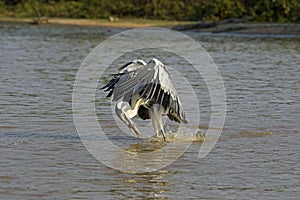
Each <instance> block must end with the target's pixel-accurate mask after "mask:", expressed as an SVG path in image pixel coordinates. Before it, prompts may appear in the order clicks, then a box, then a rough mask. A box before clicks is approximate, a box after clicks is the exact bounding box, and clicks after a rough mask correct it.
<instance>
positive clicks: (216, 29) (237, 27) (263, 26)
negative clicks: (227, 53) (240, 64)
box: [0, 17, 300, 36]
mask: <svg viewBox="0 0 300 200" xmlns="http://www.w3.org/2000/svg"><path fill="white" fill-rule="evenodd" d="M5 22H7V23H28V24H36V25H73V26H95V27H111V28H146V27H164V28H171V29H173V30H177V31H194V32H209V33H215V34H217V33H238V34H280V35H297V36H300V23H251V22H232V21H229V22H225V23H224V22H222V21H221V22H197V21H167V20H150V19H118V18H113V19H110V20H108V19H72V18H40V19H38V20H37V19H34V18H13V17H0V23H5Z"/></svg>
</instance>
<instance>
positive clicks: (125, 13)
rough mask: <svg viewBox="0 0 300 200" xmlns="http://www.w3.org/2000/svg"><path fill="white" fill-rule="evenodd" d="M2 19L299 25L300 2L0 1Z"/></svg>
mask: <svg viewBox="0 0 300 200" xmlns="http://www.w3.org/2000/svg"><path fill="white" fill-rule="evenodd" d="M0 13H1V14H0V15H1V16H2V17H60V18H94V19H99V18H106V19H107V18H108V17H111V18H112V19H115V18H145V19H159V20H197V21H220V20H223V19H227V18H242V17H247V18H251V19H252V20H253V21H255V22H300V1H299V0H215V1H211V0H0Z"/></svg>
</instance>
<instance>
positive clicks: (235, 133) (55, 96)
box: [0, 24, 300, 199]
mask: <svg viewBox="0 0 300 200" xmlns="http://www.w3.org/2000/svg"><path fill="white" fill-rule="evenodd" d="M120 31H122V30H121V29H109V28H95V27H73V26H64V27H62V26H54V25H52V26H29V25H22V24H15V25H13V24H1V25H0V54H1V56H0V59H1V60H0V65H1V68H0V70H1V73H0V77H1V85H0V92H1V99H0V102H1V108H0V112H1V124H0V138H1V139H0V148H1V149H0V166H1V168H0V185H1V187H0V198H1V199H33V198H37V199H66V198H71V199H184V198H185V199H251V198H254V199H297V198H298V196H299V195H300V182H299V180H300V164H299V163H300V156H299V150H300V145H299V143H300V140H299V138H300V137H299V128H300V125H299V119H300V115H299V109H300V105H299V102H300V79H299V77H300V38H299V37H291V38H284V37H278V36H276V37H275V36H264V35H230V34H229V35H217V34H216V35H211V34H203V33H202V34H200V33H187V34H188V35H190V36H192V37H193V38H194V39H195V40H197V41H198V42H200V43H201V45H203V47H204V48H205V49H206V50H207V51H208V52H209V53H210V55H211V56H212V58H213V59H214V61H215V63H216V64H217V66H218V68H219V70H220V72H221V74H222V76H223V80H224V83H225V87H226V93H227V117H226V123H225V128H224V130H223V132H222V136H221V138H220V140H219V142H218V143H217V145H216V146H215V148H214V149H213V151H212V152H211V153H210V154H209V155H208V156H207V157H206V158H204V159H199V158H198V151H199V148H200V146H201V141H203V140H202V139H203V138H202V137H200V139H199V140H198V141H197V142H194V143H193V144H192V145H191V146H190V148H189V149H188V150H187V152H185V154H184V155H183V156H182V157H181V158H179V159H178V160H176V161H175V162H174V163H173V164H171V165H169V166H167V167H166V168H163V169H161V170H159V171H156V172H151V173H144V174H126V173H122V172H119V171H117V170H114V169H111V168H108V167H106V166H105V165H103V164H102V163H100V162H99V161H98V160H96V159H95V158H94V157H93V156H92V155H91V154H89V152H88V151H87V150H86V149H85V147H84V146H83V144H82V143H81V141H80V139H79V137H78V135H77V132H76V129H75V126H74V123H73V118H72V106H71V104H72V89H73V83H74V80H75V75H76V72H77V70H78V69H79V67H80V64H81V62H82V61H83V59H84V58H85V56H86V55H87V54H88V53H89V52H90V51H91V50H92V49H93V48H94V47H95V46H96V45H97V44H98V43H99V42H101V41H103V40H104V39H105V38H107V37H108V36H110V35H113V34H115V33H118V32H120ZM154 56H156V57H159V58H161V59H163V60H164V61H165V62H167V63H168V64H169V65H172V64H173V65H176V62H175V60H172V59H171V60H168V59H167V58H165V57H164V55H162V54H160V55H154ZM177 64H178V63H177ZM105 67H106V66H103V68H105ZM100 70H104V69H100ZM189 73H190V74H189ZM186 74H187V75H188V76H189V77H190V81H191V82H193V80H197V79H199V77H198V76H195V74H194V73H192V72H189V71H187V72H186ZM102 81H103V82H104V81H105V78H102V79H100V83H99V84H102ZM198 82H199V81H198ZM200 82H201V81H200ZM194 87H195V91H196V92H198V93H199V94H200V96H201V97H202V99H201V100H202V101H201V102H200V105H199V107H200V112H201V122H200V128H201V129H202V131H205V129H206V127H207V125H208V123H209V119H210V115H209V113H210V102H209V98H208V97H209V94H208V93H207V89H206V86H205V83H201V84H198V85H194ZM99 94H101V93H100V92H99ZM102 95H104V94H102ZM107 102H109V101H106V100H103V99H102V98H101V95H100V96H98V101H97V102H96V104H97V106H98V108H99V110H101V108H103V106H107V107H109V109H110V105H109V104H107ZM109 109H107V110H108V111H109ZM99 110H98V111H97V112H98V116H99V120H101V119H105V118H108V119H112V118H111V112H104V113H102V112H101V111H99ZM112 123H113V122H112V121H111V120H107V124H104V126H105V127H106V128H105V130H106V131H107V132H109V137H110V139H111V140H112V141H113V142H114V143H115V144H118V145H120V146H122V145H123V146H124V147H122V148H127V149H128V150H129V151H132V152H135V151H148V150H149V151H151V150H153V149H155V148H159V144H160V143H155V142H152V141H148V142H147V141H141V142H139V140H136V139H134V138H132V139H130V136H129V135H126V134H124V133H122V132H121V131H119V132H117V131H115V130H118V129H116V127H115V124H112ZM128 137H129V139H128Z"/></svg>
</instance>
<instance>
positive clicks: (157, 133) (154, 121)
mask: <svg viewBox="0 0 300 200" xmlns="http://www.w3.org/2000/svg"><path fill="white" fill-rule="evenodd" d="M151 116H152V117H151V119H152V124H153V128H154V131H155V133H156V137H159V130H158V121H157V119H156V117H155V115H154V113H153V112H152V111H151Z"/></svg>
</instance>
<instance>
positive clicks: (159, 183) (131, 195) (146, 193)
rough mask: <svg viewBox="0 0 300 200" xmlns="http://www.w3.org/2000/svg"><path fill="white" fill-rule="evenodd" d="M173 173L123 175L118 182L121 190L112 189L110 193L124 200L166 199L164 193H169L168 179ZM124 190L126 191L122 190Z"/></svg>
mask: <svg viewBox="0 0 300 200" xmlns="http://www.w3.org/2000/svg"><path fill="white" fill-rule="evenodd" d="M173 173H174V172H170V171H167V170H158V171H156V172H151V173H139V174H123V176H122V179H120V180H118V181H119V182H121V184H122V190H120V189H118V188H113V189H111V190H110V192H112V193H114V194H115V193H118V195H120V196H122V198H126V199H168V198H167V197H166V195H164V193H166V192H168V191H171V187H172V184H171V183H170V182H169V180H168V177H169V176H170V175H171V174H173ZM119 184H120V183H117V184H116V185H119ZM124 188H126V189H125V190H123V189H124Z"/></svg>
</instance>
